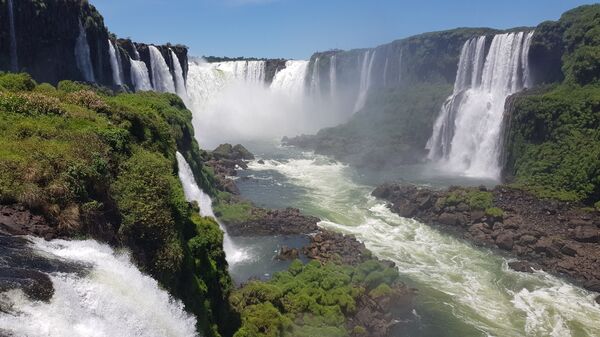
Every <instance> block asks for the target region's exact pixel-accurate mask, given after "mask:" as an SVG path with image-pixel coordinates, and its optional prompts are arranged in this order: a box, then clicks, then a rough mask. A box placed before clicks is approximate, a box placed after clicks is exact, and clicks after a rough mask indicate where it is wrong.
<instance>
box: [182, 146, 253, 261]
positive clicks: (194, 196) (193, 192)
mask: <svg viewBox="0 0 600 337" xmlns="http://www.w3.org/2000/svg"><path fill="white" fill-rule="evenodd" d="M177 166H178V167H179V172H178V175H179V180H181V184H182V185H183V192H184V194H185V198H186V199H187V201H188V202H191V201H196V202H198V206H199V207H200V215H201V216H204V217H211V218H214V219H215V220H216V221H217V223H218V224H219V227H221V230H222V231H223V249H224V250H225V256H226V258H227V263H228V264H229V265H230V266H235V265H236V264H238V263H241V262H244V261H246V260H248V259H249V258H250V255H249V253H248V252H247V251H246V250H244V249H240V248H238V247H236V246H235V244H234V243H233V242H232V241H231V237H230V236H229V234H227V229H226V228H225V226H223V224H222V223H221V222H220V221H219V220H218V219H217V217H216V216H215V213H214V212H213V209H212V200H211V199H210V196H208V194H206V193H204V191H202V190H201V189H200V187H198V184H197V183H196V179H194V173H193V172H192V169H191V168H190V165H189V164H188V163H187V161H186V160H185V158H184V157H183V156H182V155H181V153H179V152H177Z"/></svg>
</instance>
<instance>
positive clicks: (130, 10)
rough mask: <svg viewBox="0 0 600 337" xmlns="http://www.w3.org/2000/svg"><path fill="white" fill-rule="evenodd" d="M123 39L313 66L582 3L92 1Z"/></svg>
mask: <svg viewBox="0 0 600 337" xmlns="http://www.w3.org/2000/svg"><path fill="white" fill-rule="evenodd" d="M90 2H91V3H92V4H94V5H95V6H96V7H97V8H98V9H99V10H100V12H101V13H102V14H103V15H104V19H105V22H106V24H107V26H108V27H109V29H110V30H111V31H112V32H114V33H116V34H117V35H118V36H120V37H131V38H132V39H133V40H135V41H140V42H149V43H164V42H172V43H182V44H185V45H187V46H189V47H190V53H191V54H192V55H194V56H202V55H217V56H254V57H283V58H297V59H303V58H308V57H309V56H310V55H311V54H312V53H313V52H315V51H322V50H328V49H333V48H339V49H351V48H361V47H373V46H377V45H380V44H383V43H387V42H390V41H392V40H395V39H399V38H403V37H407V36H411V35H414V34H419V33H423V32H429V31H436V30H444V29H450V28H455V27H492V28H510V27H515V26H534V25H536V24H537V23H539V22H541V21H545V20H555V19H558V17H559V16H560V14H561V13H563V12H564V11H566V10H568V9H570V8H573V7H576V6H578V5H581V4H586V3H594V1H577V0H495V1H484V0H479V1H475V0H414V1H404V0H90Z"/></svg>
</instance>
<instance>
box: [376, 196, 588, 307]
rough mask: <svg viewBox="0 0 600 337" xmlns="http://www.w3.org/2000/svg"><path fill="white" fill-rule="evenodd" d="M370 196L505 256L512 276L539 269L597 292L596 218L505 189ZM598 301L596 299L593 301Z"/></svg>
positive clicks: (570, 206)
mask: <svg viewBox="0 0 600 337" xmlns="http://www.w3.org/2000/svg"><path fill="white" fill-rule="evenodd" d="M373 196H375V197H378V198H381V199H384V200H387V201H388V202H389V204H388V207H389V208H390V209H391V210H392V211H393V212H394V213H396V214H398V215H400V216H402V217H407V218H415V219H417V220H419V221H421V222H423V223H426V224H428V225H433V226H435V227H437V228H440V229H441V230H444V231H447V232H452V233H454V234H456V235H458V236H460V237H463V238H465V239H467V240H469V241H471V242H474V243H475V244H477V245H482V246H487V247H493V248H498V249H501V250H503V251H506V252H509V253H510V254H511V256H513V257H514V258H515V259H518V260H519V261H513V262H510V263H509V266H510V267H511V268H513V269H515V270H517V271H521V272H532V271H533V269H542V270H544V271H547V272H549V273H551V274H554V275H557V276H561V277H566V278H567V279H570V280H572V281H573V282H575V283H576V284H579V285H581V286H583V287H584V288H586V289H588V290H590V291H594V292H600V271H599V270H598V269H597V265H598V261H600V249H598V248H599V243H600V241H599V239H600V230H599V227H600V214H599V212H598V211H594V210H591V209H585V208H581V206H580V205H578V204H574V203H566V202H558V201H553V200H546V199H539V198H536V197H535V196H534V195H532V194H530V193H528V192H526V191H523V190H520V189H516V188H511V187H508V186H498V187H496V188H494V189H490V190H488V189H486V188H485V187H480V188H460V187H452V188H449V189H448V190H443V191H435V190H430V189H426V188H419V187H416V186H411V185H402V184H385V185H381V186H379V187H378V188H377V189H375V190H374V191H373ZM597 301H600V298H598V299H597Z"/></svg>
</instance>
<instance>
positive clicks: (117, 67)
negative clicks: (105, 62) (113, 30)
mask: <svg viewBox="0 0 600 337" xmlns="http://www.w3.org/2000/svg"><path fill="white" fill-rule="evenodd" d="M108 52H109V54H110V67H111V69H112V75H113V83H114V84H115V85H116V86H122V85H123V69H122V67H121V62H120V60H119V57H117V55H118V54H119V53H118V51H117V50H116V49H115V46H114V44H113V43H112V41H111V40H108Z"/></svg>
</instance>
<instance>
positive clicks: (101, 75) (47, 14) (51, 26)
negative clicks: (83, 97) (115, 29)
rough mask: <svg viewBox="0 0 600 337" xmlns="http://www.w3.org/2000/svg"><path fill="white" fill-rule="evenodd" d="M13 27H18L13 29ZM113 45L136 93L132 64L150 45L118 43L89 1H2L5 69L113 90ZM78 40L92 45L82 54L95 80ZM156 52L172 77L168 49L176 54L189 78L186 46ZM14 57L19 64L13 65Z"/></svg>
mask: <svg viewBox="0 0 600 337" xmlns="http://www.w3.org/2000/svg"><path fill="white" fill-rule="evenodd" d="M11 4H12V8H11V7H10V5H11ZM11 12H12V13H13V16H12V19H11V17H10V13H11ZM11 22H12V23H14V24H13V25H11ZM80 24H81V28H83V33H84V34H82V30H80ZM12 32H14V35H13V34H12ZM13 36H14V39H13ZM109 40H110V41H111V43H113V44H114V45H115V46H116V51H117V53H119V57H118V59H119V60H120V62H121V64H120V67H121V68H122V69H123V75H124V76H123V82H124V85H125V87H126V88H127V89H129V90H133V88H134V86H133V83H132V80H131V72H130V61H129V60H130V59H134V60H136V59H137V56H136V55H137V53H136V51H135V48H134V46H135V47H137V48H138V49H139V53H140V55H144V53H143V51H144V50H145V49H147V45H146V44H143V43H133V42H132V41H130V40H122V39H119V40H117V39H116V38H115V36H114V35H113V34H111V33H110V32H109V30H108V28H107V27H106V26H105V25H104V19H103V18H102V16H101V15H100V13H99V12H98V11H97V10H96V8H95V7H94V6H93V5H91V4H89V2H88V1H85V0H36V1H8V0H3V1H0V70H4V71H13V72H19V71H23V72H27V73H29V74H31V76H32V77H33V78H34V79H35V80H36V81H38V82H40V83H50V84H53V85H56V84H57V83H58V82H59V81H61V80H75V81H87V82H94V83H97V84H99V85H104V86H108V87H113V86H114V80H113V74H112V67H111V61H110V57H111V56H110V51H109V49H110V47H109V42H108V41H109ZM78 41H79V43H81V44H80V45H79V46H87V47H85V48H83V49H82V50H84V52H83V54H85V56H86V57H85V58H88V57H89V62H90V63H91V64H90V66H91V72H92V75H91V76H89V75H87V76H86V75H85V74H84V71H82V69H81V65H80V64H78V62H80V61H79V60H78V59H77V54H78V51H77V48H78ZM157 47H158V48H159V50H160V51H161V53H162V55H163V57H164V58H165V60H166V61H167V65H168V66H169V68H170V70H171V72H174V71H175V68H174V65H173V60H172V57H171V54H170V52H169V48H170V49H172V50H173V51H174V52H175V54H176V55H177V57H178V58H179V60H180V62H181V67H182V69H183V70H184V74H186V75H187V48H186V47H184V46H171V45H169V44H167V45H164V46H157ZM86 49H87V51H85V50H86ZM11 53H12V54H11ZM88 54H89V56H88ZM11 55H14V56H15V57H13V56H11ZM146 55H147V53H146ZM13 58H14V59H16V60H14V61H13ZM142 60H143V61H144V62H145V63H146V66H147V68H148V70H150V71H149V72H150V74H151V73H152V71H151V69H152V65H151V63H150V59H149V57H143V58H142ZM184 78H185V76H184Z"/></svg>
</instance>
